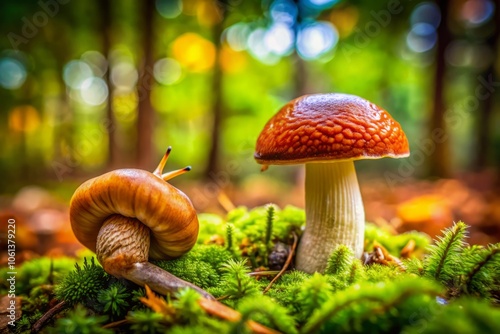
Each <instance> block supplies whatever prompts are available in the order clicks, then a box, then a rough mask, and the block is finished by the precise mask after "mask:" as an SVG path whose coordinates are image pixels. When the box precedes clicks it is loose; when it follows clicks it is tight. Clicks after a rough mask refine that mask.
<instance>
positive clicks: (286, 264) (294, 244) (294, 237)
mask: <svg viewBox="0 0 500 334" xmlns="http://www.w3.org/2000/svg"><path fill="white" fill-rule="evenodd" d="M298 240H299V238H298V237H297V235H296V234H295V233H293V245H292V249H291V250H290V253H289V254H288V258H287V259H286V262H285V264H284V265H283V268H281V270H280V272H279V273H278V275H276V276H274V278H273V280H272V281H271V282H270V283H269V285H268V286H267V287H266V288H265V289H264V292H263V293H266V292H268V291H269V289H271V287H272V286H273V284H274V282H276V281H277V280H278V278H280V277H281V275H283V273H284V272H285V271H286V270H287V268H288V266H289V265H290V263H292V258H293V254H294V253H295V248H297V243H298Z"/></svg>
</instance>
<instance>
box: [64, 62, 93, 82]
mask: <svg viewBox="0 0 500 334" xmlns="http://www.w3.org/2000/svg"><path fill="white" fill-rule="evenodd" d="M92 76H93V74H92V69H91V68H90V66H89V65H88V64H87V63H86V62H83V61H81V60H72V61H70V62H69V63H67V64H66V65H65V66H64V68H63V79H64V82H65V83H66V85H68V86H69V87H71V88H73V89H80V87H81V86H82V84H83V82H84V81H85V80H87V79H88V78H91V77H92Z"/></svg>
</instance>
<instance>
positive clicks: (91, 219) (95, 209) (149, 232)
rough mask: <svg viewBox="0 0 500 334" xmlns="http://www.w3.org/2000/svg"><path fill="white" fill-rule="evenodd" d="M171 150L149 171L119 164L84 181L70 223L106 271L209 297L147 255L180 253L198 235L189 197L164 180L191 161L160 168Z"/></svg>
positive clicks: (169, 290) (157, 256) (158, 287)
mask: <svg viewBox="0 0 500 334" xmlns="http://www.w3.org/2000/svg"><path fill="white" fill-rule="evenodd" d="M170 151H171V147H169V148H168V150H167V152H166V153H165V155H164V156H163V158H162V160H161V161H160V163H159V165H158V167H157V168H156V170H155V171H154V172H153V173H151V172H148V171H145V170H140V169H118V170H115V171H111V172H108V173H106V174H103V175H101V176H98V177H95V178H93V179H90V180H88V181H86V182H84V183H83V184H82V185H81V186H80V187H78V189H77V190H76V191H75V193H74V194H73V197H72V198H71V202H70V221H71V227H72V229H73V232H74V234H75V236H76V238H77V239H78V241H80V242H81V243H82V244H83V245H84V246H85V247H87V248H89V249H90V250H92V251H94V252H95V253H96V256H97V259H98V261H99V262H100V263H101V265H102V267H103V269H104V270H105V271H106V272H107V273H109V274H111V275H113V276H115V277H118V278H125V279H127V280H130V281H132V282H134V283H136V284H138V285H141V286H144V285H146V284H147V285H148V286H149V287H150V288H151V289H152V290H155V291H156V292H158V293H161V294H164V295H165V294H168V293H172V292H174V291H176V290H178V289H179V288H183V287H190V288H192V289H195V290H196V291H198V292H199V293H200V294H201V295H202V296H204V297H205V298H209V299H213V297H212V296H211V295H210V294H209V293H208V292H206V291H204V290H203V289H201V288H199V287H197V286H195V285H193V284H191V283H189V282H186V281H184V280H182V279H180V278H178V277H176V276H174V275H172V274H170V273H168V272H167V271H165V270H163V269H161V268H159V267H157V266H155V265H154V264H152V263H150V262H149V261H148V259H173V258H176V257H179V256H181V255H183V254H185V253H187V252H188V251H189V250H190V249H191V248H192V247H193V246H194V245H195V243H196V239H197V237H198V227H199V226H198V217H197V215H196V211H195V209H194V207H193V205H192V203H191V201H190V200H189V198H188V197H187V196H186V195H185V194H184V193H183V192H182V191H180V190H179V189H177V188H175V187H174V186H172V185H170V184H169V183H168V182H166V181H168V180H170V179H172V178H174V177H176V176H178V175H181V174H183V173H185V172H187V171H189V170H191V167H189V166H188V167H185V168H182V169H179V170H176V171H172V172H169V173H165V174H163V168H164V167H165V164H166V162H167V159H168V156H169V154H170Z"/></svg>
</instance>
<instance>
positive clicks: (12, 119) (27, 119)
mask: <svg viewBox="0 0 500 334" xmlns="http://www.w3.org/2000/svg"><path fill="white" fill-rule="evenodd" d="M39 125H40V115H39V113H38V111H37V110H36V109H35V108H34V107H33V106H30V105H21V106H17V107H15V108H13V109H12V110H11V111H10V113H9V128H11V129H12V130H14V131H17V132H26V133H27V132H33V131H34V130H36V129H37V128H38V126H39Z"/></svg>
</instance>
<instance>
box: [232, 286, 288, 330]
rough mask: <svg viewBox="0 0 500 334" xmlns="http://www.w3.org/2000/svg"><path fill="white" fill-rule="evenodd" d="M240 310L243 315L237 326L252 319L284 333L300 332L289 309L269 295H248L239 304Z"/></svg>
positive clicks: (241, 325)
mask: <svg viewBox="0 0 500 334" xmlns="http://www.w3.org/2000/svg"><path fill="white" fill-rule="evenodd" d="M238 311H240V312H241V315H242V317H241V321H240V322H239V324H237V326H236V327H237V328H238V327H240V328H241V327H243V326H244V322H245V321H246V320H249V319H252V320H255V321H257V322H258V323H261V324H263V325H266V326H268V327H270V328H274V329H276V330H278V331H280V332H283V333H291V334H294V333H298V332H297V329H296V328H295V320H294V318H293V317H292V316H290V314H289V313H288V310H287V309H286V308H285V307H283V306H281V305H276V304H275V303H274V302H273V300H272V299H271V298H269V297H266V296H262V295H258V296H251V297H246V298H244V299H242V300H241V301H240V303H239V304H238Z"/></svg>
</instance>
